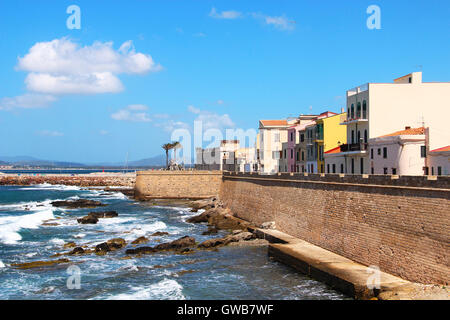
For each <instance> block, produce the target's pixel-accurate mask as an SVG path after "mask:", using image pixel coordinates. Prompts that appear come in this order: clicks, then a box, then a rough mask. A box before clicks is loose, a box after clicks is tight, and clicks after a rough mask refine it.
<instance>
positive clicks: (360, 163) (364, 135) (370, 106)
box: [326, 72, 450, 174]
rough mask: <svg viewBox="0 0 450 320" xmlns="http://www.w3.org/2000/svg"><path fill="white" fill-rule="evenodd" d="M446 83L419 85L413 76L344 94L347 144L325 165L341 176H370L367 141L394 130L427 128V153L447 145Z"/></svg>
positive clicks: (449, 108)
mask: <svg viewBox="0 0 450 320" xmlns="http://www.w3.org/2000/svg"><path fill="white" fill-rule="evenodd" d="M449 116H450V82H423V81H422V72H413V73H411V74H408V75H406V76H403V77H400V78H398V79H395V80H394V82H393V83H368V84H366V85H362V86H359V87H357V88H354V89H351V90H349V91H347V116H346V117H345V118H343V119H342V121H341V124H343V125H344V124H345V125H347V143H345V144H343V145H341V146H340V151H341V152H339V153H336V154H333V156H327V157H326V158H327V160H328V163H330V164H331V165H332V164H335V166H336V167H339V166H340V164H342V163H344V169H345V170H344V171H345V173H350V174H362V173H365V174H367V173H370V172H371V168H370V159H369V158H370V157H369V152H368V148H367V147H368V142H369V139H372V138H375V137H380V136H383V135H386V134H389V133H392V132H394V131H396V130H398V128H404V127H407V126H410V127H419V126H422V127H428V128H429V130H430V131H429V143H428V144H427V147H426V148H427V151H429V150H433V149H436V148H439V147H442V146H445V145H448V142H449V140H450V130H449V127H448V124H447V122H448V118H449Z"/></svg>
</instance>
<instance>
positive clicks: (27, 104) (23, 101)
mask: <svg viewBox="0 0 450 320" xmlns="http://www.w3.org/2000/svg"><path fill="white" fill-rule="evenodd" d="M54 101H56V98H55V97H54V96H51V95H47V94H35V93H26V94H24V95H21V96H16V97H12V98H9V97H5V98H2V99H1V100H0V110H12V109H16V108H25V109H31V108H45V107H47V106H49V105H50V104H51V103H52V102H54Z"/></svg>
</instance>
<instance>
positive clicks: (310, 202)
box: [220, 173, 450, 284]
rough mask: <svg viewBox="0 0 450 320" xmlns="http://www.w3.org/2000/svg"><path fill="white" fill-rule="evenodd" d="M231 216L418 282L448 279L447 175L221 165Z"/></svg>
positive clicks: (222, 191)
mask: <svg viewBox="0 0 450 320" xmlns="http://www.w3.org/2000/svg"><path fill="white" fill-rule="evenodd" d="M220 198H221V200H222V201H224V203H225V204H226V205H227V206H228V207H229V208H230V209H231V210H232V212H233V213H235V214H236V215H237V216H239V217H241V218H243V219H246V220H250V221H253V222H255V223H262V222H265V221H275V222H276V225H277V229H279V230H280V231H283V232H286V233H288V234H290V235H292V236H295V237H298V238H301V239H303V240H305V241H308V242H310V243H313V244H315V245H318V246H320V247H322V248H325V249H327V250H330V251H332V252H335V253H337V254H340V255H342V256H345V257H347V258H349V259H352V260H354V261H357V262H359V263H362V264H365V265H376V266H379V267H380V269H381V270H383V271H385V272H388V273H391V274H394V275H398V276H400V277H402V278H404V279H407V280H410V281H415V282H421V283H438V284H448V283H449V282H450V281H449V280H450V268H449V266H450V254H449V253H450V251H449V248H450V200H449V199H450V178H449V177H437V178H436V177H434V178H432V179H428V178H427V177H400V178H398V177H393V179H392V178H391V177H386V176H341V175H326V176H321V175H309V176H304V175H303V174H279V175H275V176H263V175H257V174H231V173H226V174H224V177H223V183H222V185H221V188H220Z"/></svg>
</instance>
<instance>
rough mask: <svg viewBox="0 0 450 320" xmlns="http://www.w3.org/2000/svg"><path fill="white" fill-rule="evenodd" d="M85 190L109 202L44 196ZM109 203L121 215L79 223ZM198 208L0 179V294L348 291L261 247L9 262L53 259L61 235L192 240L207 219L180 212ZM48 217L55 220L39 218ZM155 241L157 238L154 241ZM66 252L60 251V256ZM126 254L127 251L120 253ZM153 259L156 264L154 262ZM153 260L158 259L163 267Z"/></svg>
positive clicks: (334, 295) (66, 238)
mask: <svg viewBox="0 0 450 320" xmlns="http://www.w3.org/2000/svg"><path fill="white" fill-rule="evenodd" d="M78 198H87V199H93V200H98V201H101V202H103V203H106V204H108V206H107V207H103V208H98V209H78V210H67V209H60V208H54V207H52V206H51V204H50V202H51V201H52V200H56V199H60V200H65V199H78ZM96 210H97V211H102V210H115V211H117V212H118V213H119V217H117V218H111V219H100V221H99V222H98V223H97V224H96V225H79V224H78V223H77V221H76V218H77V217H81V216H84V215H86V214H87V213H88V212H90V211H96ZM195 214H198V213H191V212H189V209H188V208H183V207H162V206H152V205H151V204H149V203H143V202H142V203H141V202H136V201H134V200H130V199H127V197H125V196H124V195H123V194H121V193H119V192H105V191H102V190H100V189H98V190H86V189H81V188H78V187H67V186H50V185H37V186H32V187H19V186H0V299H345V298H346V297H345V296H344V295H342V294H340V293H339V292H336V291H334V290H332V289H331V288H329V287H328V286H326V285H325V284H322V283H320V282H317V281H314V280H311V279H309V278H308V277H305V276H303V275H301V274H299V273H297V272H295V271H294V270H292V269H290V268H289V267H286V266H284V265H282V264H279V263H277V262H274V261H272V260H270V259H269V258H268V256H267V248H265V247H261V246H260V247H224V248H220V249H219V250H217V251H196V252H195V253H193V254H188V255H176V254H170V253H159V254H153V255H146V256H143V257H140V258H132V259H127V256H126V255H125V250H118V251H116V252H112V253H108V254H107V255H105V256H97V255H83V256H67V258H69V259H70V260H71V263H69V264H60V265H56V266H53V267H45V268H39V269H28V270H19V269H17V268H14V267H12V266H11V264H13V263H24V262H32V261H38V260H54V259H58V258H51V257H50V256H52V255H54V254H55V253H59V252H67V251H68V250H70V249H63V248H62V246H63V245H64V243H67V242H75V243H76V244H77V245H89V246H90V247H92V246H95V245H96V244H99V243H101V242H104V241H106V240H109V239H112V238H117V237H120V238H124V239H125V240H127V242H128V243H129V242H131V241H133V240H135V239H136V238H138V237H140V236H147V237H149V235H151V234H152V233H154V232H156V231H166V232H168V233H169V234H170V235H169V236H164V237H159V238H158V237H150V239H151V242H150V243H148V244H146V245H150V246H152V245H156V244H158V243H161V242H166V241H171V240H175V239H177V238H180V237H182V236H185V235H190V236H193V237H195V238H196V240H197V241H198V242H200V241H203V240H206V239H209V238H211V237H217V236H221V235H222V234H220V233H219V235H215V236H203V235H201V234H202V232H204V231H205V230H207V226H206V225H202V224H189V223H186V222H185V220H186V218H188V217H189V216H192V215H195ZM47 220H52V221H50V222H52V223H57V224H58V225H57V226H43V225H42V223H43V222H44V221H47ZM158 241H160V242H158ZM63 257H65V256H63ZM124 258H125V259H124ZM70 265H74V266H77V267H78V268H79V271H80V288H79V289H69V288H68V286H67V281H68V278H69V277H70V276H71V274H69V273H68V267H69V266H70ZM155 266H156V268H155ZM159 266H163V267H162V268H161V267H159Z"/></svg>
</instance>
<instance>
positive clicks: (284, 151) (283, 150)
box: [283, 149, 286, 159]
mask: <svg viewBox="0 0 450 320" xmlns="http://www.w3.org/2000/svg"><path fill="white" fill-rule="evenodd" d="M283 151H284V157H283V158H284V159H286V149H284V150H283Z"/></svg>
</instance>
